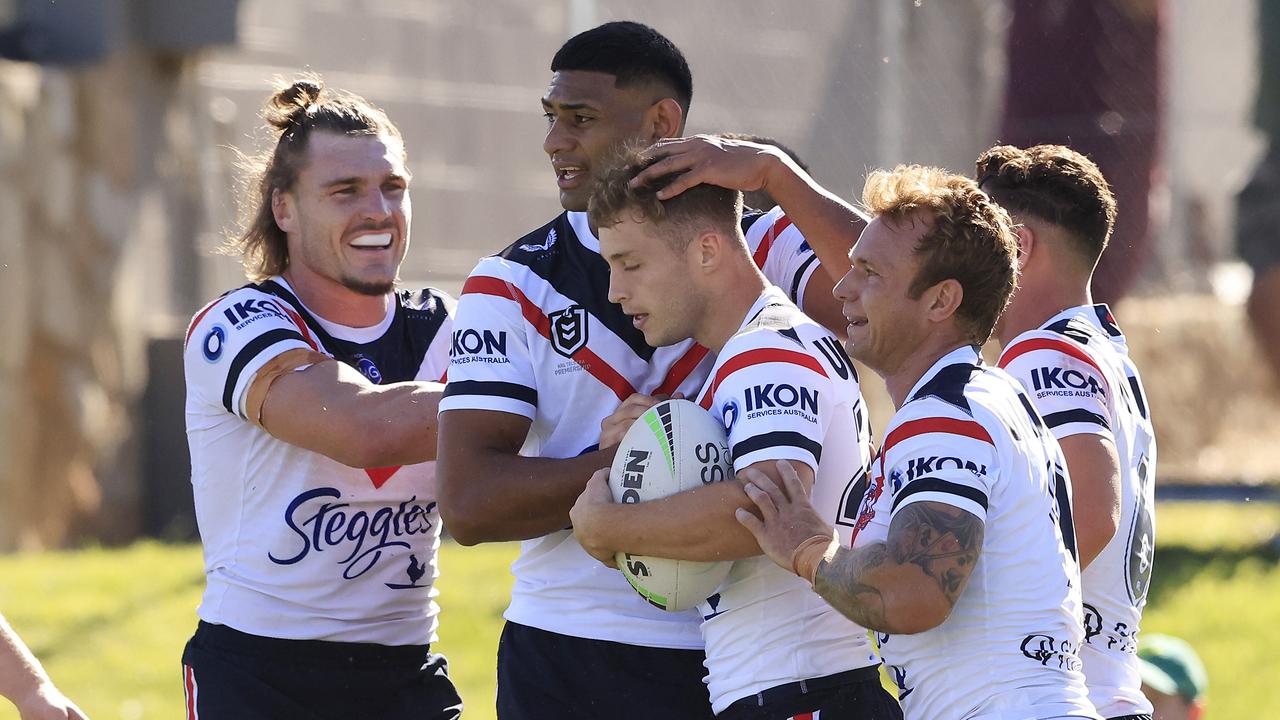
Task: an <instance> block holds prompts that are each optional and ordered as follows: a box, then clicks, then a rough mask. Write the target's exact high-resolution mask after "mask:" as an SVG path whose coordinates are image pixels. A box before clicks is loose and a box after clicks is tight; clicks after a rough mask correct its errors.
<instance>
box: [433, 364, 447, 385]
mask: <svg viewBox="0 0 1280 720" xmlns="http://www.w3.org/2000/svg"><path fill="white" fill-rule="evenodd" d="M436 382H438V383H442V384H443V383H447V382H449V368H445V369H444V373H443V374H442V375H441V376H440V379H439V380H437V381H436Z"/></svg>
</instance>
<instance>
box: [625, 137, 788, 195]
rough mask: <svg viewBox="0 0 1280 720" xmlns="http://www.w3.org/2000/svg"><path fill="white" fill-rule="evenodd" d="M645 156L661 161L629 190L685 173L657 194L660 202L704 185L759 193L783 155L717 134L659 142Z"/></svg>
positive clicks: (649, 168)
mask: <svg viewBox="0 0 1280 720" xmlns="http://www.w3.org/2000/svg"><path fill="white" fill-rule="evenodd" d="M644 154H645V156H646V157H658V158H661V159H660V160H658V161H657V162H655V163H654V164H653V165H651V166H649V167H648V168H645V170H644V171H643V172H641V173H640V174H639V175H637V176H636V177H635V178H633V179H632V180H631V186H632V187H639V186H641V185H645V184H647V183H650V182H653V181H654V180H657V179H658V178H660V177H662V176H663V175H669V174H671V173H678V172H682V173H684V174H682V175H680V176H679V177H678V178H676V179H675V180H674V181H672V182H671V183H670V184H668V185H667V186H666V187H664V188H662V189H661V190H659V191H658V198H659V199H661V200H666V199H668V198H672V197H675V196H676V195H679V194H680V193H682V192H684V191H685V190H688V189H689V188H691V187H693V186H695V185H700V184H703V183H707V184H710V185H719V186H721V187H727V188H731V189H733V190H743V191H751V190H759V189H761V188H763V187H765V185H766V184H767V180H768V176H769V170H770V168H771V167H773V166H774V164H775V163H777V162H779V161H780V160H782V158H783V156H782V152H781V151H780V150H778V149H777V148H774V147H772V146H770V145H760V144H758V143H753V142H746V141H743V140H728V139H725V138H722V137H719V136H716V135H694V136H692V137H687V138H668V139H666V140H659V141H658V142H657V143H654V144H653V145H651V146H650V147H649V148H648V149H647V150H645V153H644Z"/></svg>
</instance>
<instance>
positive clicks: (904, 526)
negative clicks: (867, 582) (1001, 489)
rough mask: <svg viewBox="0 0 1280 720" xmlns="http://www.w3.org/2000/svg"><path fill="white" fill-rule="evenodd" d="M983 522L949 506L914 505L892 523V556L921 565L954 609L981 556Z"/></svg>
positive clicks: (939, 504) (897, 559) (897, 560)
mask: <svg viewBox="0 0 1280 720" xmlns="http://www.w3.org/2000/svg"><path fill="white" fill-rule="evenodd" d="M982 537H983V524H982V520H981V519H980V518H978V517H977V516H976V515H974V514H973V513H970V512H968V511H967V510H961V509H960V508H958V507H955V506H953V505H947V504H946V503H939V502H929V501H921V502H915V503H911V504H910V505H907V506H905V507H903V508H901V509H900V510H898V512H897V513H895V514H894V516H893V520H892V521H891V522H890V524H889V539H888V543H887V544H888V548H889V555H890V556H891V557H892V558H893V560H894V562H897V563H899V564H907V563H911V564H914V565H918V566H920V569H921V570H923V571H924V573H925V575H928V576H929V577H930V578H933V580H934V581H935V582H937V583H938V587H939V589H941V590H942V593H943V595H944V596H946V598H947V602H949V603H950V604H951V605H952V606H953V607H954V606H955V604H956V600H957V599H958V598H959V597H960V593H961V592H963V591H964V586H965V583H967V582H968V580H969V575H970V574H971V573H972V572H973V566H974V565H976V564H977V562H978V557H979V556H980V555H981V554H982Z"/></svg>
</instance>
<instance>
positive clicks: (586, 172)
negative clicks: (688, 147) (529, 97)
mask: <svg viewBox="0 0 1280 720" xmlns="http://www.w3.org/2000/svg"><path fill="white" fill-rule="evenodd" d="M616 83H617V77H616V76H614V75H610V74H608V73H602V72H590V71H585V70H561V71H559V72H557V73H555V74H553V75H552V76H551V85H550V86H549V87H548V88H547V94H546V95H544V96H543V98H542V111H543V113H544V115H545V116H546V119H547V135H546V137H545V138H544V139H543V141H542V149H543V150H544V151H545V152H546V153H547V156H548V157H550V158H551V167H552V170H553V171H554V172H555V174H556V184H557V185H559V186H560V205H561V206H563V207H564V209H566V210H574V211H579V212H581V211H585V210H586V209H587V198H588V196H589V195H590V194H591V184H592V180H593V178H594V177H595V176H596V175H598V174H599V173H600V172H601V171H602V170H603V169H604V168H603V167H602V166H603V165H605V164H607V162H608V160H609V158H610V156H611V155H612V154H613V153H615V152H616V150H617V148H618V147H619V146H621V145H623V144H625V143H629V142H654V141H656V140H659V139H661V138H659V137H656V136H655V137H650V135H652V134H653V132H652V131H651V130H646V128H651V127H652V124H653V123H652V122H651V118H650V117H649V116H650V115H651V110H652V108H653V107H654V104H655V103H656V102H658V100H660V99H661V98H660V97H658V96H657V93H656V91H654V90H653V89H652V88H651V87H649V86H647V85H645V84H644V83H641V84H638V85H633V86H631V87H627V88H618V87H615V85H616Z"/></svg>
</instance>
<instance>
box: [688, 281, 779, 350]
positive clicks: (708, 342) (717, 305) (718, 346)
mask: <svg viewBox="0 0 1280 720" xmlns="http://www.w3.org/2000/svg"><path fill="white" fill-rule="evenodd" d="M751 270H752V272H750V273H747V272H743V273H738V274H735V276H734V277H733V278H732V279H731V280H730V281H729V282H724V283H720V287H718V288H717V289H716V291H715V292H714V293H713V294H712V295H711V297H712V298H714V301H713V302H710V303H708V304H707V308H706V313H705V315H703V321H702V323H701V328H700V329H699V331H698V333H697V335H695V336H694V338H693V339H694V340H697V341H698V343H699V344H701V345H705V346H706V347H707V348H708V349H710V350H711V351H712V352H714V353H716V354H719V353H720V351H721V350H722V349H723V348H724V346H725V343H727V342H729V338H731V337H733V336H734V335H735V334H737V332H738V329H739V328H741V327H742V323H743V321H745V320H746V319H747V313H748V312H751V307H752V306H753V305H755V304H756V300H759V299H760V294H761V293H763V292H764V291H765V288H767V287H768V286H769V285H768V283H767V282H766V281H765V279H764V276H763V275H761V274H760V273H759V271H756V270H755V266H754V265H752V266H751Z"/></svg>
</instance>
